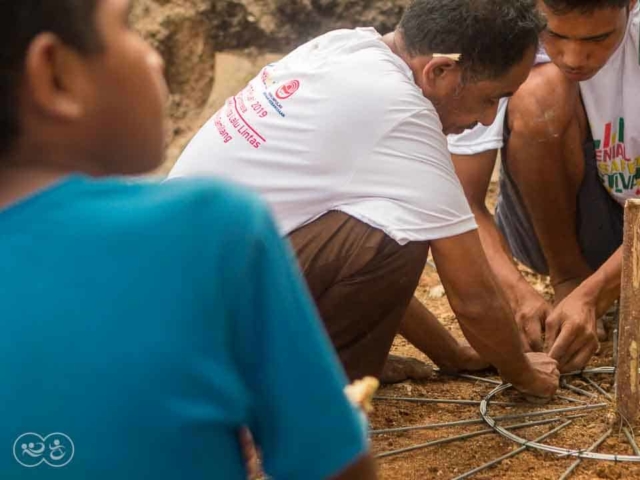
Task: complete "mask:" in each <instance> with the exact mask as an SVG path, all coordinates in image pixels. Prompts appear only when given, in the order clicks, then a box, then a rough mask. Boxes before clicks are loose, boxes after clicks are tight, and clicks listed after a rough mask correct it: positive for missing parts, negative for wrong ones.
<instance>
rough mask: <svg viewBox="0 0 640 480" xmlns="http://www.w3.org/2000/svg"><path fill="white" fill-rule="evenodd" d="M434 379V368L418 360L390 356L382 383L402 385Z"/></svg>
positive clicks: (381, 376)
mask: <svg viewBox="0 0 640 480" xmlns="http://www.w3.org/2000/svg"><path fill="white" fill-rule="evenodd" d="M431 377H433V368H432V367H431V366H430V365H427V364H426V363H424V362H421V361H420V360H418V359H416V358H411V357H399V356H397V355H389V357H388V358H387V363H385V365H384V370H383V371H382V375H380V383H384V384H391V383H400V382H404V381H405V380H426V379H429V378H431Z"/></svg>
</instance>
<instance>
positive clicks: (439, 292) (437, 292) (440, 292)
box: [429, 285, 445, 300]
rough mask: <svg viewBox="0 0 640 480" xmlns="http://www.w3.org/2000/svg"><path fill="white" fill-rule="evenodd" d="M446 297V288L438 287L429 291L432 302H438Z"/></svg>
mask: <svg viewBox="0 0 640 480" xmlns="http://www.w3.org/2000/svg"><path fill="white" fill-rule="evenodd" d="M444 296H445V291H444V287H443V286H442V285H438V286H436V287H433V288H431V289H430V290H429V298H431V299H432V300H437V299H438V298H442V297H444Z"/></svg>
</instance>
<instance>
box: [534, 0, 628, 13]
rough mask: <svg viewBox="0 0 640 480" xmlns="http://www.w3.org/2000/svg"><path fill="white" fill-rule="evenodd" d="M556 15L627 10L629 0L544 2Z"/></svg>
mask: <svg viewBox="0 0 640 480" xmlns="http://www.w3.org/2000/svg"><path fill="white" fill-rule="evenodd" d="M542 1H543V2H544V4H545V5H546V6H547V7H548V8H549V10H551V11H552V12H553V13H554V14H556V15H565V14H567V13H571V12H579V13H592V12H594V11H596V10H602V9H605V8H625V7H628V6H629V0H542Z"/></svg>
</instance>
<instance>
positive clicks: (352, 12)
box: [133, 0, 409, 172]
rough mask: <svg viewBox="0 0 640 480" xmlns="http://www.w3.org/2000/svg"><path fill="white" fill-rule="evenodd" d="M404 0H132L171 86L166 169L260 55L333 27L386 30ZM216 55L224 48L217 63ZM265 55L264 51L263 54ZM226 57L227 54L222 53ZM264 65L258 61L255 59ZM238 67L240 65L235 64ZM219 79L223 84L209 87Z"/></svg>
mask: <svg viewBox="0 0 640 480" xmlns="http://www.w3.org/2000/svg"><path fill="white" fill-rule="evenodd" d="M408 3H409V0H367V1H365V0H135V2H134V13H133V20H134V24H135V25H136V28H137V29H138V30H139V31H140V32H141V33H142V34H143V35H144V36H145V37H146V38H148V39H149V40H150V41H151V43H152V44H153V45H154V46H155V47H156V48H157V49H158V50H159V51H160V52H161V53H162V55H163V57H164V58H165V61H166V63H167V81H168V83H169V88H170V91H171V102H170V107H169V108H170V116H171V124H170V125H169V135H168V140H169V145H168V149H167V165H165V167H164V168H163V169H162V171H163V172H165V171H166V170H167V169H168V168H169V167H170V165H172V164H173V162H174V161H175V159H176V157H177V156H178V155H179V153H180V151H181V150H182V148H183V147H184V145H185V143H186V142H187V141H188V140H189V138H191V136H192V135H193V134H194V133H195V132H196V131H197V129H198V128H199V127H200V125H201V124H202V123H203V121H204V120H206V118H207V117H208V116H209V115H211V114H212V113H213V111H215V110H216V109H217V108H218V107H219V106H220V105H221V103H222V101H223V100H224V98H219V95H218V93H216V92H215V90H216V89H217V90H219V94H227V95H231V94H233V93H235V90H237V89H239V88H241V87H242V85H243V84H244V83H246V81H247V80H249V79H250V78H251V77H252V76H253V75H254V74H255V72H256V70H258V69H259V68H260V67H261V66H263V65H264V63H266V61H265V60H267V59H270V60H273V58H274V57H273V55H274V54H275V55H276V58H277V55H278V54H279V53H280V54H281V53H286V52H288V51H290V50H291V49H293V48H295V47H296V46H298V45H300V44H302V43H304V42H306V41H308V40H310V39H311V38H313V37H315V36H317V35H319V34H321V33H324V32H326V31H329V30H333V29H336V28H353V27H356V26H373V27H375V28H376V29H378V31H379V32H381V33H386V32H388V31H390V30H392V29H393V28H394V27H395V25H396V24H397V22H398V20H399V19H400V16H401V14H402V11H403V10H404V8H405V7H406V5H407V4H408ZM219 52H233V53H231V54H229V53H227V54H226V56H225V57H224V68H221V66H220V65H217V63H218V62H219V61H220V56H219V55H218V53H219ZM266 53H271V55H269V56H266V57H265V56H264V54H266ZM229 55H231V56H229ZM261 62H263V63H261ZM238 64H240V65H238ZM219 82H223V83H224V84H225V86H224V87H223V88H219V86H218V85H216V84H217V83H219Z"/></svg>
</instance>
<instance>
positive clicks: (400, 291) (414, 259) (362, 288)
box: [289, 211, 429, 379]
mask: <svg viewBox="0 0 640 480" xmlns="http://www.w3.org/2000/svg"><path fill="white" fill-rule="evenodd" d="M289 240H290V241H291V243H292V245H293V248H294V250H295V253H296V255H297V257H298V262H299V263H300V267H301V268H302V271H303V272H304V275H305V278H306V280H307V284H308V286H309V289H310V291H311V294H312V295H313V298H314V300H315V302H316V305H317V307H318V310H319V312H320V316H321V317H322V320H323V321H324V324H325V327H326V329H327V331H328V333H329V336H330V337H331V340H332V341H333V344H334V346H335V348H336V350H337V352H338V355H339V356H340V359H341V360H342V363H343V365H344V367H345V370H346V372H347V375H348V376H349V377H350V378H351V379H356V378H361V377H363V376H366V375H374V376H378V375H380V373H381V372H382V368H383V366H384V362H385V360H386V358H387V355H388V353H389V350H390V348H391V344H392V342H393V338H394V337H395V335H396V332H397V331H398V327H399V325H400V322H401V320H402V317H403V316H404V313H405V311H406V309H407V306H408V304H409V301H410V300H411V298H412V296H413V293H414V291H415V289H416V287H417V285H418V281H419V279H420V275H421V273H422V270H423V269H424V265H425V262H426V259H427V253H428V249H429V245H428V242H413V243H409V244H407V245H404V246H401V245H400V244H398V243H397V242H396V241H395V240H393V239H392V238H391V237H389V236H387V235H386V234H385V233H384V232H382V231H381V230H378V229H375V228H373V227H371V226H369V225H367V224H366V223H363V222H361V221H360V220H357V219H356V218H354V217H351V216H349V215H347V214H345V213H342V212H337V211H332V212H329V213H326V214H325V215H323V216H322V217H320V218H318V219H317V220H315V221H313V222H311V223H309V224H307V225H305V226H303V227H301V228H299V229H298V230H296V231H294V232H292V233H291V234H290V235H289Z"/></svg>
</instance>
